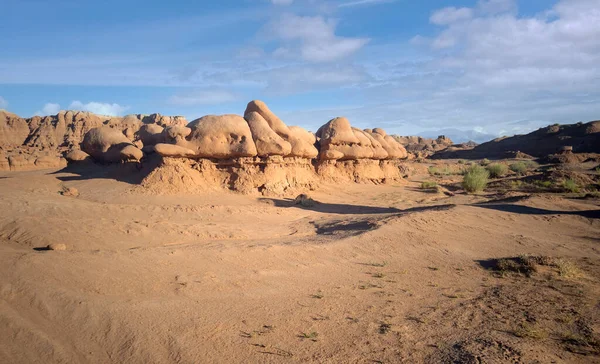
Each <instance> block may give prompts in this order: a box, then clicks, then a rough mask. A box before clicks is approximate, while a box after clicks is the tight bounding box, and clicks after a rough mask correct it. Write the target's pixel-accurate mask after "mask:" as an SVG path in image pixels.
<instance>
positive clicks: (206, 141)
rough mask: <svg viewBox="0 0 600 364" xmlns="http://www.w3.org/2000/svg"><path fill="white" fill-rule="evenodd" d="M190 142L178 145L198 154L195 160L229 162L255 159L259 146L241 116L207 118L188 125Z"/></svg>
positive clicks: (212, 116)
mask: <svg viewBox="0 0 600 364" xmlns="http://www.w3.org/2000/svg"><path fill="white" fill-rule="evenodd" d="M188 127H189V128H191V129H192V133H191V134H190V136H189V139H188V140H189V142H186V143H183V142H181V143H177V145H180V146H182V147H186V148H189V149H192V150H195V152H196V156H198V157H206V158H217V159H228V158H238V157H254V156H256V155H257V153H256V145H255V144H254V140H252V134H251V133H250V128H249V127H248V123H247V122H246V120H244V118H243V117H241V116H239V115H219V116H217V115H207V116H203V117H201V118H200V119H196V120H194V121H192V122H191V123H190V124H188Z"/></svg>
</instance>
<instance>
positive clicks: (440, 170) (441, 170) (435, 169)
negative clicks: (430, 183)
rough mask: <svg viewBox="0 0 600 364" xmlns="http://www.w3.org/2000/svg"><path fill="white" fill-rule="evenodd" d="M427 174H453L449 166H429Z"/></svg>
mask: <svg viewBox="0 0 600 364" xmlns="http://www.w3.org/2000/svg"><path fill="white" fill-rule="evenodd" d="M428 171H429V174H431V175H432V176H449V175H451V174H453V172H452V170H451V169H450V168H449V167H434V166H431V167H429V169H428Z"/></svg>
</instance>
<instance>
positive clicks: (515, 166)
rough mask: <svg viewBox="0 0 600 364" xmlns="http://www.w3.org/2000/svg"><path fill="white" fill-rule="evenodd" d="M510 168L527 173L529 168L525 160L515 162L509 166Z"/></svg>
mask: <svg viewBox="0 0 600 364" xmlns="http://www.w3.org/2000/svg"><path fill="white" fill-rule="evenodd" d="M508 168H510V170H511V171H513V172H515V173H516V174H525V173H527V171H528V170H529V168H528V167H527V164H525V162H517V163H513V164H511V165H510V166H508Z"/></svg>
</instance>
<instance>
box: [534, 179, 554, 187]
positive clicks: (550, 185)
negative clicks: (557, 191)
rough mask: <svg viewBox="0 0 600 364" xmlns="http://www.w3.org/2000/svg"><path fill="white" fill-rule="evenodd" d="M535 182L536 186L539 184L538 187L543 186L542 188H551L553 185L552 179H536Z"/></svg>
mask: <svg viewBox="0 0 600 364" xmlns="http://www.w3.org/2000/svg"><path fill="white" fill-rule="evenodd" d="M533 184H534V185H536V186H538V187H541V188H550V187H552V181H541V180H538V181H534V182H533Z"/></svg>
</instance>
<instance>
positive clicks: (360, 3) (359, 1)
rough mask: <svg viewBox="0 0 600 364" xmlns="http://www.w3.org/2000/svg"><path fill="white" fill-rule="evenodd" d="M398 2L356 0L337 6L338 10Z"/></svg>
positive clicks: (391, 0) (389, 0)
mask: <svg viewBox="0 0 600 364" xmlns="http://www.w3.org/2000/svg"><path fill="white" fill-rule="evenodd" d="M396 1H398V0H356V1H348V2H345V3H341V4H339V5H338V7H339V8H349V7H354V6H368V5H377V4H383V3H393V2H396Z"/></svg>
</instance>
